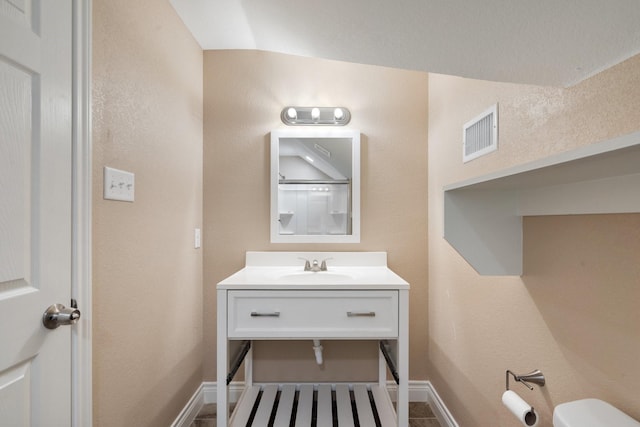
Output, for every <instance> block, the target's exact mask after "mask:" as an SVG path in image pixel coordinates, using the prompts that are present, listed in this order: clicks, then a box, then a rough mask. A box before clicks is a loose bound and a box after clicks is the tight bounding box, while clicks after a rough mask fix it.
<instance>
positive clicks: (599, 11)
mask: <svg viewBox="0 0 640 427" xmlns="http://www.w3.org/2000/svg"><path fill="white" fill-rule="evenodd" d="M170 2H171V4H172V5H173V6H174V8H175V9H176V11H177V12H178V14H179V15H180V17H181V18H182V20H183V21H184V22H185V24H186V25H187V27H188V28H189V29H190V30H191V32H192V33H193V35H194V37H195V38H196V40H197V41H198V43H200V46H201V47H202V48H203V49H258V50H265V51H272V52H281V53H286V54H292V55H301V56H310V57H317V58H326V59H334V60H340V61H348V62H356V63H363V64H372V65H381V66H387V67H394V68H403V69H409V70H420V71H428V72H434V73H442V74H450V75H456V76H462V77H470V78H476V79H483V80H494V81H504V82H517V83H531V84H540V85H552V86H571V85H573V84H576V83H578V82H580V81H582V80H584V79H585V78H587V77H590V76H592V75H594V74H596V73H598V72H600V71H603V70H605V69H607V68H609V67H611V66H613V65H615V64H617V63H619V62H622V61H623V60H625V59H627V58H630V57H631V56H634V55H636V54H638V53H640V1H639V0H322V1H311V0H297V1H296V0H170Z"/></svg>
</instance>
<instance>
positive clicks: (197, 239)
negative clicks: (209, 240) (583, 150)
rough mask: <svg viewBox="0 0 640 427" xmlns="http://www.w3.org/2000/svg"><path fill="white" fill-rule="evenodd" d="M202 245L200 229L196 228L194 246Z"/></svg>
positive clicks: (197, 247) (198, 247)
mask: <svg viewBox="0 0 640 427" xmlns="http://www.w3.org/2000/svg"><path fill="white" fill-rule="evenodd" d="M201 245H202V239H201V234H200V229H199V228H196V229H195V230H194V233H193V247H194V248H196V249H200V246H201Z"/></svg>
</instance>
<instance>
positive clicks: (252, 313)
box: [251, 311, 280, 317]
mask: <svg viewBox="0 0 640 427" xmlns="http://www.w3.org/2000/svg"><path fill="white" fill-rule="evenodd" d="M251 317H280V312H279V311H273V312H271V313H259V312H257V311H252V312H251Z"/></svg>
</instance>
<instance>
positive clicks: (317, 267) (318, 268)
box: [301, 258, 331, 273]
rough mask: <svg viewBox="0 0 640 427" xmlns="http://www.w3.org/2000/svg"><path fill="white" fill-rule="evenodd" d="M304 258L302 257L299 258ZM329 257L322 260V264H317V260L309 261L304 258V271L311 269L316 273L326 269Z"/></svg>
mask: <svg viewBox="0 0 640 427" xmlns="http://www.w3.org/2000/svg"><path fill="white" fill-rule="evenodd" d="M301 259H304V258H301ZM330 259H331V258H327V259H324V260H322V264H320V265H318V260H317V259H314V260H313V261H309V260H308V259H304V271H313V272H314V273H317V272H318V271H327V260H330Z"/></svg>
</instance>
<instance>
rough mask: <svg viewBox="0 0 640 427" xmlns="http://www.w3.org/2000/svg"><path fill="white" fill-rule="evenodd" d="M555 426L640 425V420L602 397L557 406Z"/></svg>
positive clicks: (620, 426) (603, 426)
mask: <svg viewBox="0 0 640 427" xmlns="http://www.w3.org/2000/svg"><path fill="white" fill-rule="evenodd" d="M553 426H554V427H614V426H615V427H640V422H638V421H636V420H634V419H633V418H631V417H630V416H628V415H627V414H625V413H624V412H622V411H621V410H619V409H617V408H615V407H613V406H611V405H610V404H608V403H607V402H604V401H602V400H600V399H582V400H575V401H573V402H567V403H562V404H560V405H558V406H556V408H555V409H554V411H553Z"/></svg>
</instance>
